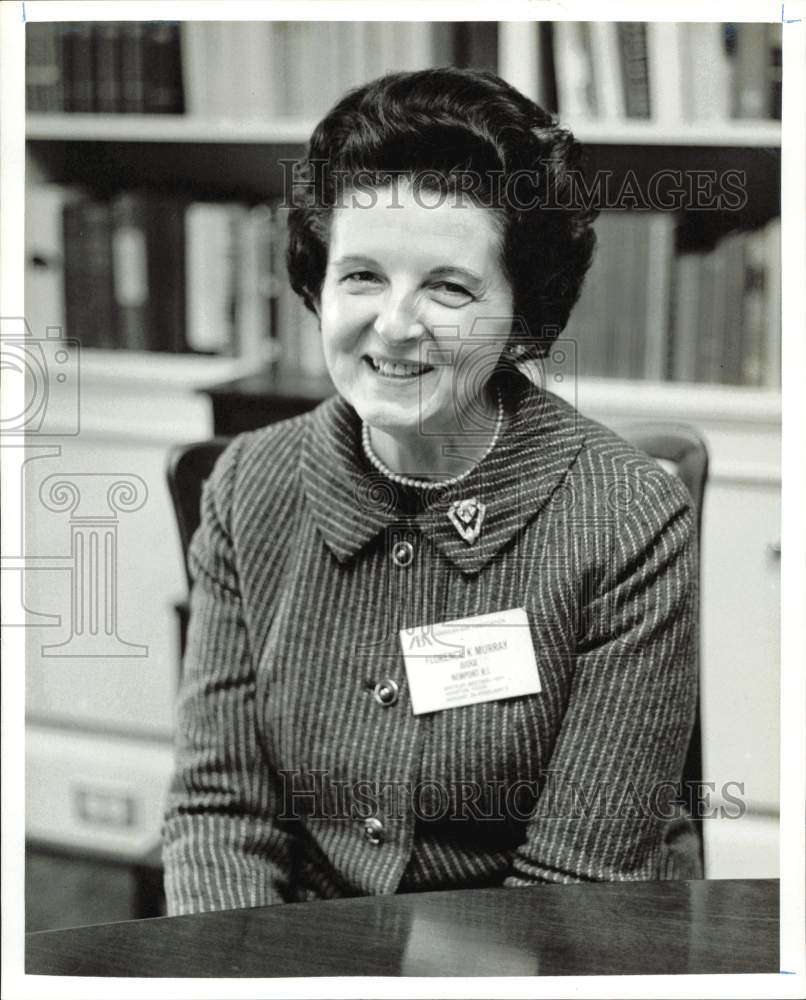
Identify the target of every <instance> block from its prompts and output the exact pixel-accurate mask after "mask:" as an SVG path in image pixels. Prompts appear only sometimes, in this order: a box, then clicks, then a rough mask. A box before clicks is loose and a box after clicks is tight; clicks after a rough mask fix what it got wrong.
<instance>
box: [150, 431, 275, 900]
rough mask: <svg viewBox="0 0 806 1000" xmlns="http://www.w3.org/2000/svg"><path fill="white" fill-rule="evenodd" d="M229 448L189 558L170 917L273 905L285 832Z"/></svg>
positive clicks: (171, 803) (170, 814)
mask: <svg viewBox="0 0 806 1000" xmlns="http://www.w3.org/2000/svg"><path fill="white" fill-rule="evenodd" d="M241 444H242V439H236V441H235V442H233V444H231V445H230V446H229V447H228V449H227V450H226V451H225V452H224V454H223V455H222V456H221V457H220V458H219V460H218V462H217V464H216V467H215V469H214V471H213V474H212V475H211V477H210V479H209V480H208V481H207V482H206V483H205V485H204V490H203V496H202V503H201V523H200V526H199V528H198V530H197V531H196V533H195V534H194V536H193V539H192V541H191V545H190V550H189V565H190V572H191V577H192V580H193V585H192V588H191V597H190V620H189V626H188V637H187V645H186V652H185V657H184V664H183V676H182V683H181V688H180V693H179V700H178V712H177V734H176V766H175V772H174V778H173V782H172V785H171V788H170V790H169V793H168V800H167V804H166V814H165V822H164V825H163V861H164V865H165V894H166V898H167V904H168V913H169V914H170V915H176V914H184V913H198V912H202V911H206V910H220V909H228V908H234V907H245V906H260V905H265V904H270V903H275V902H281V901H282V900H283V889H284V886H285V885H286V884H287V881H288V878H289V868H290V846H291V834H290V831H288V830H286V829H284V828H283V827H282V826H281V824H279V823H278V822H277V821H275V820H274V819H273V814H274V813H275V812H276V805H277V792H276V787H275V786H274V784H273V778H272V775H271V774H270V771H269V768H268V767H267V766H266V764H265V762H264V761H263V759H262V756H261V747H260V744H259V742H258V729H257V725H256V718H255V670H254V664H253V662H252V656H251V651H250V647H249V638H248V633H247V629H246V626H245V622H244V617H243V615H242V606H241V595H240V593H239V580H238V571H237V566H236V559H235V555H234V551H233V544H232V538H231V534H230V512H231V500H232V492H233V482H234V477H235V471H236V467H237V457H238V454H239V451H240V445H241Z"/></svg>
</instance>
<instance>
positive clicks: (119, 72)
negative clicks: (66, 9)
mask: <svg viewBox="0 0 806 1000" xmlns="http://www.w3.org/2000/svg"><path fill="white" fill-rule="evenodd" d="M25 97H26V107H27V110H28V111H35V112H53V111H75V112H83V113H87V112H100V113H104V114H111V113H116V112H129V113H135V114H144V113H156V114H181V113H182V112H183V111H184V110H185V103H184V83H183V79H182V60H181V38H180V29H179V25H178V24H176V23H172V22H169V21H120V22H118V21H70V22H64V23H59V22H32V23H30V24H28V25H27V26H26V31H25Z"/></svg>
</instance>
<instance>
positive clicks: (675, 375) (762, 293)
mask: <svg viewBox="0 0 806 1000" xmlns="http://www.w3.org/2000/svg"><path fill="white" fill-rule="evenodd" d="M675 228H676V223H675V218H674V216H673V215H672V214H670V213H665V212H649V213H640V212H607V213H603V214H602V215H601V216H600V217H599V219H598V220H597V222H596V230H597V236H598V246H597V250H596V255H595V257H594V262H593V264H592V266H591V270H590V272H589V274H588V276H587V278H586V282H585V285H584V287H583V290H582V294H581V296H580V299H579V302H578V303H577V305H576V307H575V309H574V311H573V313H572V315H571V320H570V322H569V324H568V326H567V327H566V330H565V332H564V333H563V336H564V337H569V338H572V339H574V340H575V341H576V342H577V359H578V370H579V372H580V374H582V375H591V376H599V377H608V378H638V379H649V380H653V381H665V380H670V381H676V382H705V383H724V384H730V385H748V386H771V387H774V386H779V385H780V377H781V373H780V357H781V354H780V350H781V347H780V345H781V251H780V237H781V220H780V218H776V219H772V220H771V221H770V222H769V223H767V225H766V226H764V227H763V228H761V229H757V230H751V231H735V232H730V233H728V234H726V235H725V236H724V237H723V238H722V239H720V240H719V241H718V242H717V243H716V245H715V246H714V247H712V248H711V249H709V250H707V251H706V250H702V251H697V252H694V251H686V252H682V253H676V252H675V238H676V235H675Z"/></svg>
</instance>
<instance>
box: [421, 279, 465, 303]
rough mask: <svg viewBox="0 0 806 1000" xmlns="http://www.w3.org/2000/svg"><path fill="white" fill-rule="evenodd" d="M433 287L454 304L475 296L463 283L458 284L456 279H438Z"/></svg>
mask: <svg viewBox="0 0 806 1000" xmlns="http://www.w3.org/2000/svg"><path fill="white" fill-rule="evenodd" d="M431 287H432V288H433V289H434V291H436V292H437V293H438V294H439V295H441V296H442V297H443V298H444V299H445V300H447V301H448V302H451V303H454V304H458V303H465V302H470V301H471V300H472V298H473V296H472V295H471V294H470V292H469V291H468V290H467V289H466V288H465V287H464V286H463V285H457V284H456V282H454V281H437V282H435V283H434V284H433V285H432V286H431Z"/></svg>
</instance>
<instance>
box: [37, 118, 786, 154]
mask: <svg viewBox="0 0 806 1000" xmlns="http://www.w3.org/2000/svg"><path fill="white" fill-rule="evenodd" d="M315 124H316V122H315V120H313V119H308V118H292V117H288V118H273V119H268V120H266V121H261V120H259V119H258V120H254V121H245V120H236V119H209V120H207V119H202V118H193V117H191V116H186V115H125V114H118V115H102V114H97V115H96V114H92V115H81V114H72V113H61V114H58V113H57V114H30V115H28V117H27V121H26V135H27V137H28V139H31V140H39V141H64V140H70V141H83V142H172V143H177V142H178V143H183V142H188V143H199V142H203V143H242V144H246V145H249V144H255V145H261V144H262V145H267V144H272V143H291V144H295V143H298V144H300V145H303V144H305V143H306V142H307V141H308V138H309V137H310V134H311V132H312V131H313V128H314V125H315ZM569 128H571V129H572V131H573V133H574V135H575V136H576V137H577V138H578V139H579V140H580V141H581V142H587V143H591V144H592V145H615V146H643V145H655V146H717V147H743V146H768V147H770V146H771V147H775V146H780V145H781V125H780V123H779V122H776V121H738V120H737V121H727V122H725V121H717V122H707V121H698V122H681V123H680V124H679V125H659V124H657V123H655V122H650V121H647V122H644V121H618V122H601V121H589V122H584V121H577V122H576V123H569Z"/></svg>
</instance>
